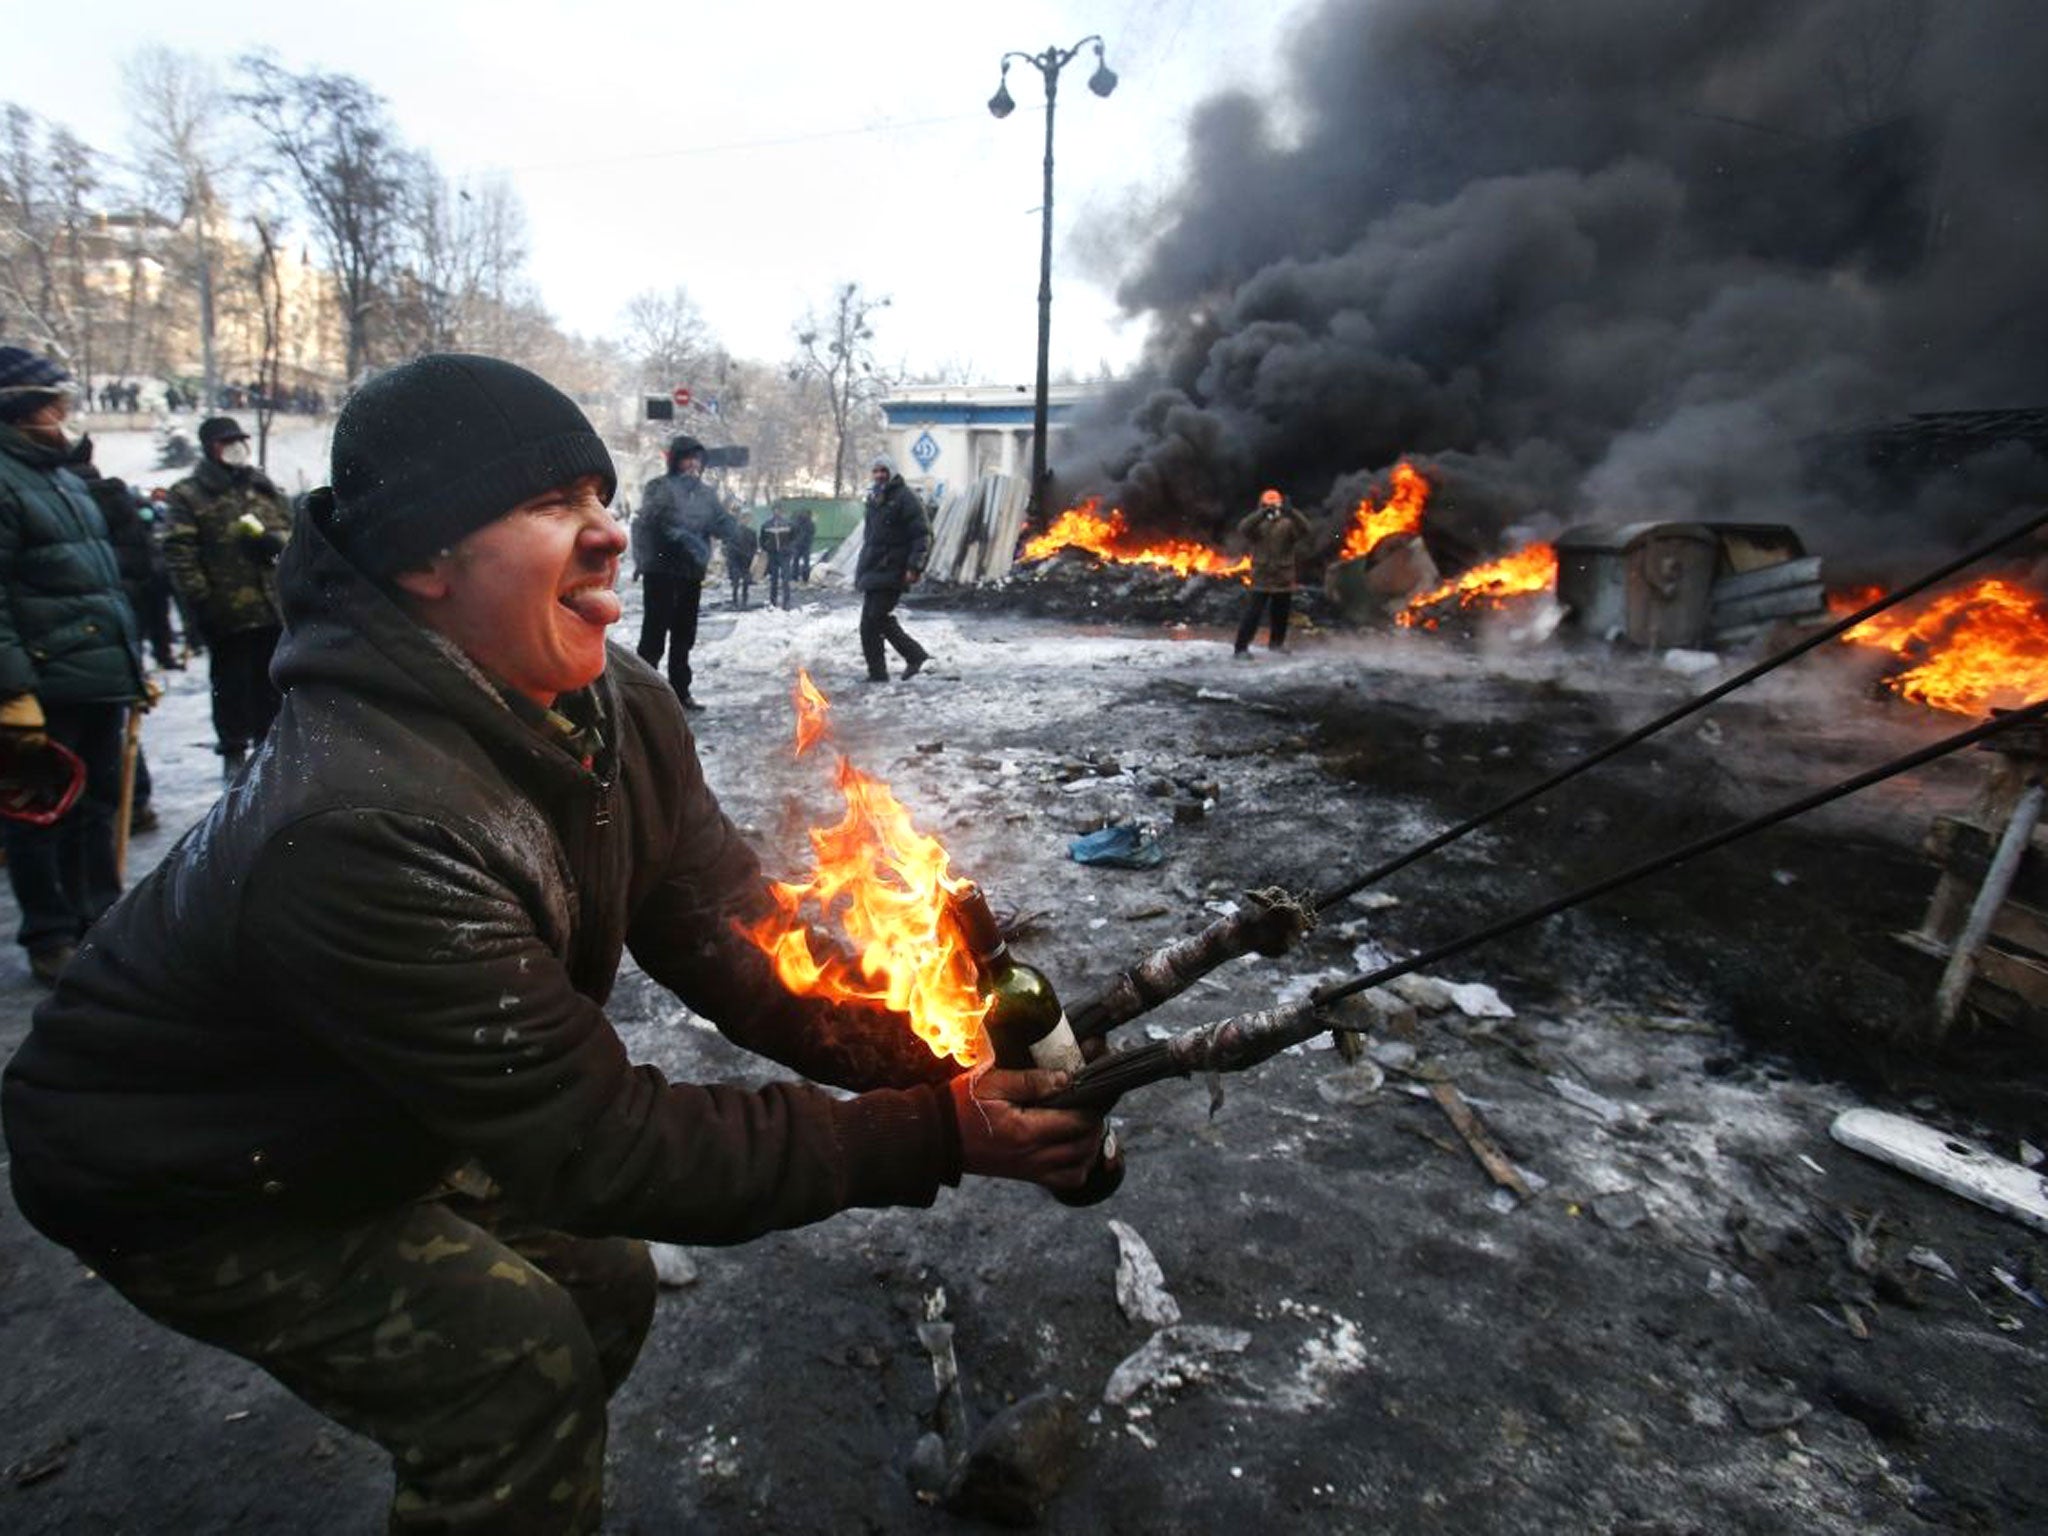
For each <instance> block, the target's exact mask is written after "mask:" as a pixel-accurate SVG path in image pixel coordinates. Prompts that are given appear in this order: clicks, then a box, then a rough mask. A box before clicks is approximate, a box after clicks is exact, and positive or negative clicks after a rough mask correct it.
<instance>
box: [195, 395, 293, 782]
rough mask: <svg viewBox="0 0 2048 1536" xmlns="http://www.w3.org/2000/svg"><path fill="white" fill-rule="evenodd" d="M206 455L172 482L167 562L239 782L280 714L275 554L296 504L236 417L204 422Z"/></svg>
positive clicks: (224, 751)
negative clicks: (252, 751) (267, 470)
mask: <svg viewBox="0 0 2048 1536" xmlns="http://www.w3.org/2000/svg"><path fill="white" fill-rule="evenodd" d="M199 446H200V449H201V450H202V452H203V453H204V454H205V457H204V458H203V459H201V461H200V464H199V467H198V468H197V469H196V470H194V471H193V472H192V473H191V474H190V475H188V476H186V478H184V479H183V480H180V481H179V482H178V483H177V484H176V485H174V486H172V487H171V496H170V504H171V516H170V526H169V527H168V528H166V529H165V530H164V561H165V563H166V564H167V565H168V566H169V567H170V571H171V580H172V581H173V582H174V583H175V584H176V585H177V588H178V591H179V592H180V594H182V595H183V597H184V599H185V605H186V609H187V611H188V612H190V613H192V614H193V615H194V616H195V617H196V618H197V619H198V622H199V627H200V633H201V635H202V636H203V637H204V638H205V641H206V649H207V653H208V655H209V656H210V658H211V660H212V683H213V731H214V735H215V736H216V737H217V738H218V739H219V744H220V755H221V771H222V773H223V775H224V776H226V777H229V778H232V777H233V776H234V774H235V771H236V770H237V769H238V768H240V767H241V765H242V760H243V758H244V757H246V756H247V755H248V751H249V748H250V747H252V746H253V745H255V743H257V742H258V741H260V740H262V739H263V733H264V732H265V731H267V730H269V729H270V722H271V721H272V720H274V719H275V718H276V717H277V708H278V704H279V702H280V701H279V697H278V692H277V689H276V687H275V686H274V685H273V684H272V683H271V681H270V658H271V656H272V654H273V653H274V652H275V651H276V650H277V640H278V636H279V635H280V634H281V633H283V629H282V620H281V619H280V618H279V617H278V605H277V574H276V571H277V557H278V556H279V555H280V554H281V553H282V552H283V550H284V546H285V540H286V539H288V538H289V537H290V536H291V526H292V513H291V506H290V504H289V503H288V502H286V500H285V499H284V495H283V493H282V492H280V491H279V490H278V488H277V487H276V486H274V485H272V484H271V483H270V477H269V476H267V475H265V474H264V473H263V471H262V470H260V469H258V468H256V467H255V466H254V465H253V464H251V463H250V462H249V434H248V433H246V432H244V431H243V430H242V427H241V424H240V423H239V422H237V421H236V420H235V419H234V418H233V417H232V416H214V417H210V418H208V419H207V420H205V421H203V422H201V423H200V424H199Z"/></svg>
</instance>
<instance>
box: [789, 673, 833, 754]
mask: <svg viewBox="0 0 2048 1536" xmlns="http://www.w3.org/2000/svg"><path fill="white" fill-rule="evenodd" d="M792 697H793V699H794V701H795V703H796V755H797V756H798V757H802V756H803V755H804V754H805V753H806V752H808V751H810V749H811V748H812V747H813V746H815V745H816V744H817V742H818V739H819V738H820V737H821V736H823V735H824V734H825V732H826V730H827V729H828V727H827V726H826V724H825V713H826V711H827V710H829V709H831V707H832V701H831V700H830V699H828V698H826V697H825V695H824V694H822V693H820V692H819V691H818V685H817V684H816V683H814V682H812V681H811V674H810V673H809V672H808V671H806V670H805V669H804V668H802V667H798V668H797V669H796V688H795V689H794V691H793V694H792Z"/></svg>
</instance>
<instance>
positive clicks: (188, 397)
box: [81, 379, 327, 416]
mask: <svg viewBox="0 0 2048 1536" xmlns="http://www.w3.org/2000/svg"><path fill="white" fill-rule="evenodd" d="M81 393H82V395H83V398H84V399H85V400H86V402H87V403H88V404H93V403H97V404H98V406H99V408H100V409H101V410H102V411H105V412H107V413H109V414H113V413H117V412H120V413H126V414H127V415H130V416H133V415H135V414H136V413H137V412H138V411H142V410H146V409H150V408H151V405H150V404H148V403H145V401H144V398H143V386H142V385H140V384H138V383H136V382H135V381H134V380H133V379H110V380H108V381H107V382H105V383H103V384H101V385H100V387H99V388H98V389H96V390H86V391H81ZM162 398H163V408H164V409H165V410H166V411H173V412H175V411H196V410H200V409H202V408H203V407H204V406H205V404H206V392H205V391H204V390H203V389H201V388H199V387H197V386H195V385H190V384H178V383H175V382H166V383H165V384H164V386H163V390H162ZM212 407H213V409H214V410H217V411H265V410H268V411H284V412H288V413H290V414H292V415H297V416H317V415H318V414H320V413H321V412H322V411H324V410H326V409H327V396H326V393H325V392H324V391H322V390H318V389H310V388H306V387H303V386H300V385H290V386H285V387H281V388H278V389H265V388H264V387H263V385H262V384H260V383H258V382H257V381H256V380H254V379H251V380H250V381H249V382H247V383H246V384H222V385H221V386H219V387H218V388H217V389H215V390H214V392H213V401H212Z"/></svg>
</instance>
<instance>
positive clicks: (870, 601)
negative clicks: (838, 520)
mask: <svg viewBox="0 0 2048 1536" xmlns="http://www.w3.org/2000/svg"><path fill="white" fill-rule="evenodd" d="M870 478H871V479H872V481H873V487H872V489H870V490H869V491H868V505H867V514H866V517H865V520H864V521H863V522H862V524H861V536H860V559H859V560H858V561H856V562H855V564H854V569H853V584H854V585H855V586H856V587H858V588H859V589H860V594H861V600H860V652H861V655H862V657H863V658H864V659H865V660H866V661H867V664H868V681H869V682H871V683H886V682H887V681H889V661H888V655H887V653H886V652H885V651H883V649H882V642H883V641H884V640H886V641H888V642H889V644H891V645H893V646H894V647H896V654H897V655H899V656H901V657H902V658H903V660H904V663H905V665H904V668H903V676H904V678H905V680H908V679H910V678H913V677H915V676H917V674H918V673H919V672H921V671H923V670H924V664H925V663H926V662H927V661H929V660H931V656H930V655H929V653H927V652H926V650H925V648H924V647H923V646H921V645H919V644H918V643H917V642H916V641H915V640H913V639H911V638H910V635H909V633H908V632H907V631H906V630H905V629H904V628H903V625H902V624H901V623H900V622H899V621H898V620H897V618H896V605H897V604H898V603H900V602H901V601H903V591H904V589H905V588H906V587H914V586H916V585H917V583H918V582H919V580H920V579H922V577H923V576H924V557H925V552H926V551H927V550H928V549H930V548H931V542H932V527H931V524H930V523H929V522H928V521H926V519H925V515H924V503H923V502H921V501H919V500H918V499H917V492H915V491H913V490H912V489H911V488H910V487H909V486H907V485H905V484H904V483H903V477H902V476H901V475H899V474H898V473H896V462H895V460H893V459H891V458H890V457H889V456H888V455H887V454H886V453H884V454H877V455H876V457H875V462H874V465H873V467H872V469H871V470H870Z"/></svg>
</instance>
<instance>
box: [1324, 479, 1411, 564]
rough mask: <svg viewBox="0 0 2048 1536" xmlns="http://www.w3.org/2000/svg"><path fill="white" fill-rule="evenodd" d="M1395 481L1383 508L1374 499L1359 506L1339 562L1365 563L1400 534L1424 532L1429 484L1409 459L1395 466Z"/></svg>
mask: <svg viewBox="0 0 2048 1536" xmlns="http://www.w3.org/2000/svg"><path fill="white" fill-rule="evenodd" d="M1393 481H1394V485H1393V489H1392V490H1390V491H1389V492H1388V493H1387V499H1386V502H1385V503H1384V504H1383V505H1381V506H1377V507H1376V506H1374V505H1373V503H1372V498H1371V497H1370V496H1368V497H1366V498H1365V499H1364V500H1363V501H1361V502H1359V504H1358V507H1357V510H1356V511H1354V512H1353V513H1352V514H1351V523H1350V525H1349V526H1348V527H1347V528H1346V529H1345V530H1344V545H1343V548H1341V549H1339V550H1338V551H1337V558H1338V559H1339V560H1361V559H1363V558H1364V557H1365V556H1367V555H1369V554H1371V553H1372V552H1373V551H1374V550H1375V549H1377V548H1378V547H1379V546H1380V545H1381V544H1384V543H1385V542H1386V541H1387V540H1388V539H1391V538H1393V537H1394V536H1395V535H1396V534H1401V533H1418V532H1420V531H1421V529H1422V509H1423V508H1424V507H1425V506H1427V505H1428V503H1429V482H1428V481H1427V480H1425V479H1423V478H1422V472H1421V471H1420V470H1418V469H1417V468H1416V467H1415V466H1414V465H1413V464H1410V463H1409V462H1408V461H1407V460H1406V459H1403V460H1401V462H1400V463H1398V464H1396V465H1395V466H1394V470H1393Z"/></svg>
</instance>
